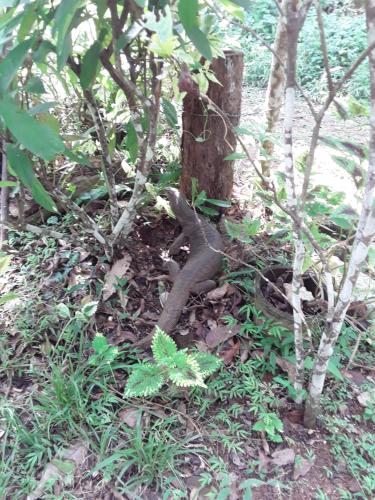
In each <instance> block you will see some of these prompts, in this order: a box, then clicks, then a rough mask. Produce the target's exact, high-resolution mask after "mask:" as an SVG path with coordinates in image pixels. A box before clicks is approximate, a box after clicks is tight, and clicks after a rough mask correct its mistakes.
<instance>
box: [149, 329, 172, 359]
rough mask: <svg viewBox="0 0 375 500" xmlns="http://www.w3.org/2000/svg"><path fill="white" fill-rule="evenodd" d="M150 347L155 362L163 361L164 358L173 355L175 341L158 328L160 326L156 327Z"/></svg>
mask: <svg viewBox="0 0 375 500" xmlns="http://www.w3.org/2000/svg"><path fill="white" fill-rule="evenodd" d="M151 349H152V354H153V356H154V358H155V361H156V362H157V363H163V362H165V361H166V358H169V357H171V356H173V355H175V354H176V352H177V346H176V343H175V341H174V340H173V339H172V338H171V337H169V336H168V335H167V334H166V333H164V332H163V331H162V330H160V328H156V332H155V335H154V338H153V339H152V346H151Z"/></svg>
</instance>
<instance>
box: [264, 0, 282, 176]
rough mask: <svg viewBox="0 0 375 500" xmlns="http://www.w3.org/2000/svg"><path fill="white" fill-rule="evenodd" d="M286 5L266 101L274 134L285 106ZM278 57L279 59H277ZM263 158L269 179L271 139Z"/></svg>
mask: <svg viewBox="0 0 375 500" xmlns="http://www.w3.org/2000/svg"><path fill="white" fill-rule="evenodd" d="M286 5H287V0H282V2H281V5H280V10H281V12H282V13H283V14H280V17H279V21H278V25H277V31H276V37H275V43H274V46H273V49H274V52H275V53H273V54H272V63H271V72H270V77H269V80H268V86H267V94H266V101H265V113H266V116H265V121H266V132H268V133H269V134H272V133H273V132H274V130H275V127H276V124H277V121H278V119H279V116H280V109H281V106H282V104H283V98H284V91H285V80H286V75H285V67H286V62H287V55H288V33H287V23H286ZM276 55H277V56H278V57H276ZM261 149H262V156H263V159H262V160H261V162H260V164H261V170H262V174H263V176H264V177H266V178H268V177H269V176H270V174H271V160H270V159H269V157H271V156H272V154H273V150H274V142H273V141H272V140H270V139H264V140H263V142H262V144H261Z"/></svg>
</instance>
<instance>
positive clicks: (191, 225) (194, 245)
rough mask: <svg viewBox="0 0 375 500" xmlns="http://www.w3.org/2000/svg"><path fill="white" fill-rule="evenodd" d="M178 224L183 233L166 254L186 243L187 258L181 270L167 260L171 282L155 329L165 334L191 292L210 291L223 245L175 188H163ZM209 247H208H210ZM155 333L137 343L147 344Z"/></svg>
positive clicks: (217, 233) (174, 324) (172, 324)
mask: <svg viewBox="0 0 375 500" xmlns="http://www.w3.org/2000/svg"><path fill="white" fill-rule="evenodd" d="M165 191H166V193H167V196H168V199H169V201H170V204H171V208H172V211H173V213H174V214H175V216H176V219H177V221H178V222H179V223H180V225H181V226H182V233H181V234H180V236H178V238H177V239H176V241H175V242H174V243H173V244H172V246H171V248H170V250H169V253H170V255H174V254H176V253H177V252H178V251H179V249H180V247H181V246H182V245H183V244H184V242H185V241H186V240H188V242H189V244H190V255H189V258H188V260H187V262H186V264H185V265H184V266H183V268H182V269H181V270H179V268H178V265H177V264H176V262H174V261H172V260H171V261H169V266H168V267H169V270H170V274H171V276H172V279H173V281H174V284H173V287H172V290H171V292H170V294H169V295H168V299H167V302H166V304H165V306H164V309H163V312H162V313H161V315H160V318H159V320H158V322H157V326H158V327H159V328H160V329H161V330H163V331H164V332H166V333H170V332H172V330H173V329H174V327H175V326H176V325H177V323H178V320H179V318H180V315H181V312H182V310H183V308H184V307H185V305H186V303H187V301H188V299H189V295H190V294H191V293H203V292H207V291H209V290H212V289H213V288H214V287H215V282H214V281H213V280H212V279H211V278H213V277H214V276H215V274H216V273H217V272H218V271H219V269H220V266H221V261H222V254H221V253H219V252H215V250H223V248H224V243H223V240H222V237H221V235H220V233H219V232H218V231H217V229H216V228H215V227H214V226H213V225H212V224H210V223H209V222H207V221H206V220H205V219H203V218H202V217H200V216H198V215H197V214H196V213H195V212H194V210H192V209H191V208H190V207H189V205H188V203H187V201H186V198H185V196H184V195H183V194H182V193H180V192H179V191H178V190H177V189H175V188H166V189H165ZM210 247H211V248H210ZM154 333H155V331H153V332H152V333H151V335H149V336H147V337H146V339H144V340H143V341H141V342H140V344H141V345H145V344H146V345H147V344H150V343H151V341H152V337H153V335H154Z"/></svg>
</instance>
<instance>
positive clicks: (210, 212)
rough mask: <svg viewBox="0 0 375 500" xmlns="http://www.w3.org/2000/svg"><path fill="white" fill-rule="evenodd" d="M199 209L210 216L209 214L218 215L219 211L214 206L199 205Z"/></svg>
mask: <svg viewBox="0 0 375 500" xmlns="http://www.w3.org/2000/svg"><path fill="white" fill-rule="evenodd" d="M199 210H200V211H201V212H203V213H204V214H206V215H210V216H211V215H212V216H215V215H219V212H218V211H217V210H215V209H214V208H210V207H204V206H200V207H199Z"/></svg>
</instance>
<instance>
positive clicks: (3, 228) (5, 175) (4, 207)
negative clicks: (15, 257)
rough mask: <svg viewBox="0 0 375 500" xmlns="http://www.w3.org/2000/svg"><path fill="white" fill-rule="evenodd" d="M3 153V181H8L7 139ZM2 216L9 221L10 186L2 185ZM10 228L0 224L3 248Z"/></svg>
mask: <svg viewBox="0 0 375 500" xmlns="http://www.w3.org/2000/svg"><path fill="white" fill-rule="evenodd" d="M2 150H3V151H2V154H1V181H2V182H6V181H7V180H8V169H7V157H6V154H5V140H4V141H3V142H2ZM0 207H1V211H0V217H1V220H2V221H3V222H8V188H7V187H6V186H2V188H1V195H0ZM7 235H8V228H7V227H6V226H4V225H2V226H0V249H1V248H2V246H3V244H4V241H5V240H6V239H7Z"/></svg>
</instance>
